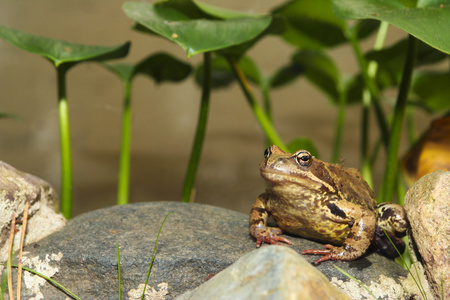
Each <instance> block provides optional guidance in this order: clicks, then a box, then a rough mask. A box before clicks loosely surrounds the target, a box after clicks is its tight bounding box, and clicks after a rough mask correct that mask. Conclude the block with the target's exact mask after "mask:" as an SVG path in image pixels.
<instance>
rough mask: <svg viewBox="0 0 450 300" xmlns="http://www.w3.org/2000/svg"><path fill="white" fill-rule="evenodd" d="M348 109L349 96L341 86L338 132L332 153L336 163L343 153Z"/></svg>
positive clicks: (337, 122)
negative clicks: (342, 147)
mask: <svg viewBox="0 0 450 300" xmlns="http://www.w3.org/2000/svg"><path fill="white" fill-rule="evenodd" d="M346 110H347V97H346V96H345V93H344V92H343V89H342V88H340V91H339V112H338V117H337V121H336V132H335V134H334V136H335V139H334V146H333V155H332V162H334V163H338V162H339V157H340V155H341V145H342V133H343V131H344V120H345V113H346Z"/></svg>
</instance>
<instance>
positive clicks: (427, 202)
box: [405, 171, 450, 299]
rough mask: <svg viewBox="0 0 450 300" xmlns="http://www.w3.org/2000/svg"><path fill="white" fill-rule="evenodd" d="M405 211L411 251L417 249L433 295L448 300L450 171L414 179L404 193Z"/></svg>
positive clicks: (449, 270)
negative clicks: (408, 223)
mask: <svg viewBox="0 0 450 300" xmlns="http://www.w3.org/2000/svg"><path fill="white" fill-rule="evenodd" d="M405 210H406V213H407V215H408V219H409V221H410V223H411V231H412V236H413V239H414V243H413V245H412V247H410V250H411V252H413V253H414V252H415V251H416V249H417V251H418V252H419V254H420V255H416V256H417V257H418V258H419V259H421V260H422V263H423V266H424V269H425V273H426V275H427V277H428V281H429V283H430V284H431V286H432V288H433V292H434V295H435V296H436V297H438V298H441V299H442V295H444V299H450V260H449V257H450V221H449V218H448V216H449V215H450V172H445V171H437V172H433V173H431V174H428V175H425V176H424V177H422V178H421V179H420V180H419V181H417V182H416V183H415V184H414V186H413V187H412V188H411V189H409V190H408V193H407V194H406V198H405ZM442 287H443V288H444V292H443V291H442Z"/></svg>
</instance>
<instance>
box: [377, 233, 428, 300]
mask: <svg viewBox="0 0 450 300" xmlns="http://www.w3.org/2000/svg"><path fill="white" fill-rule="evenodd" d="M381 229H383V232H384V234H385V235H386V236H387V238H388V239H389V241H390V242H391V244H392V246H394V248H395V251H397V253H398V255H399V257H400V259H401V260H402V263H403V265H404V266H405V267H406V270H408V273H409V274H410V275H411V277H412V279H413V280H414V282H415V283H416V285H417V288H418V289H419V292H420V294H421V295H422V298H423V299H425V300H427V299H428V297H427V295H426V293H425V289H424V288H423V285H422V282H421V281H420V276H419V270H417V266H416V264H415V263H414V264H413V265H414V269H415V270H416V274H417V280H416V278H415V277H414V275H413V273H412V272H411V266H410V265H408V264H407V263H406V261H405V259H404V258H403V254H402V253H400V251H398V249H397V247H396V246H395V244H394V243H393V242H392V240H391V238H390V237H389V235H388V234H387V232H386V230H384V228H381Z"/></svg>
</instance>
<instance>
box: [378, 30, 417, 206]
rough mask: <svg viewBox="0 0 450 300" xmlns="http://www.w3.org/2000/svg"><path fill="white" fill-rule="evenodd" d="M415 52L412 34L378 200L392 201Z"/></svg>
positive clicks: (414, 41) (415, 46) (415, 43)
mask: <svg viewBox="0 0 450 300" xmlns="http://www.w3.org/2000/svg"><path fill="white" fill-rule="evenodd" d="M416 52H417V40H416V38H415V37H413V36H412V35H410V36H409V38H408V50H407V55H406V61H405V66H404V68H403V75H402V81H401V82H400V89H399V91H398V96H397V102H396V104H395V109H394V119H393V120H392V128H391V136H390V140H389V151H388V156H387V159H386V168H385V173H384V178H383V183H382V186H381V188H380V195H379V199H378V200H379V202H386V201H392V198H393V196H394V192H395V186H396V183H397V169H398V152H399V147H400V139H401V133H402V126H403V119H404V116H405V110H406V104H407V100H408V94H409V89H410V86H411V78H412V74H413V69H414V63H415V58H416Z"/></svg>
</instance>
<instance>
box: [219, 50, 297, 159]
mask: <svg viewBox="0 0 450 300" xmlns="http://www.w3.org/2000/svg"><path fill="white" fill-rule="evenodd" d="M227 60H228V63H229V65H230V68H231V70H232V71H233V73H234V75H235V76H236V78H237V80H238V82H239V85H240V87H241V89H242V91H243V92H244V95H245V98H246V99H247V102H248V104H249V105H250V107H251V109H252V111H253V113H254V114H255V116H256V119H257V120H258V122H259V125H261V127H262V129H263V131H264V133H265V134H266V136H267V138H268V139H269V141H270V143H271V144H275V145H277V146H278V147H280V148H281V149H283V150H284V151H287V150H288V149H287V147H286V145H285V144H284V142H283V141H282V140H281V138H280V136H279V135H278V133H277V132H276V130H275V128H274V127H273V125H272V122H271V121H270V119H269V117H268V116H267V114H266V113H265V112H264V110H263V109H262V108H261V106H260V105H259V104H258V102H257V101H256V98H255V96H254V95H253V92H252V90H251V88H250V84H249V82H248V80H247V78H246V77H245V75H244V72H242V70H241V68H240V66H239V64H238V63H237V62H236V61H235V60H234V59H233V58H231V57H227Z"/></svg>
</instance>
